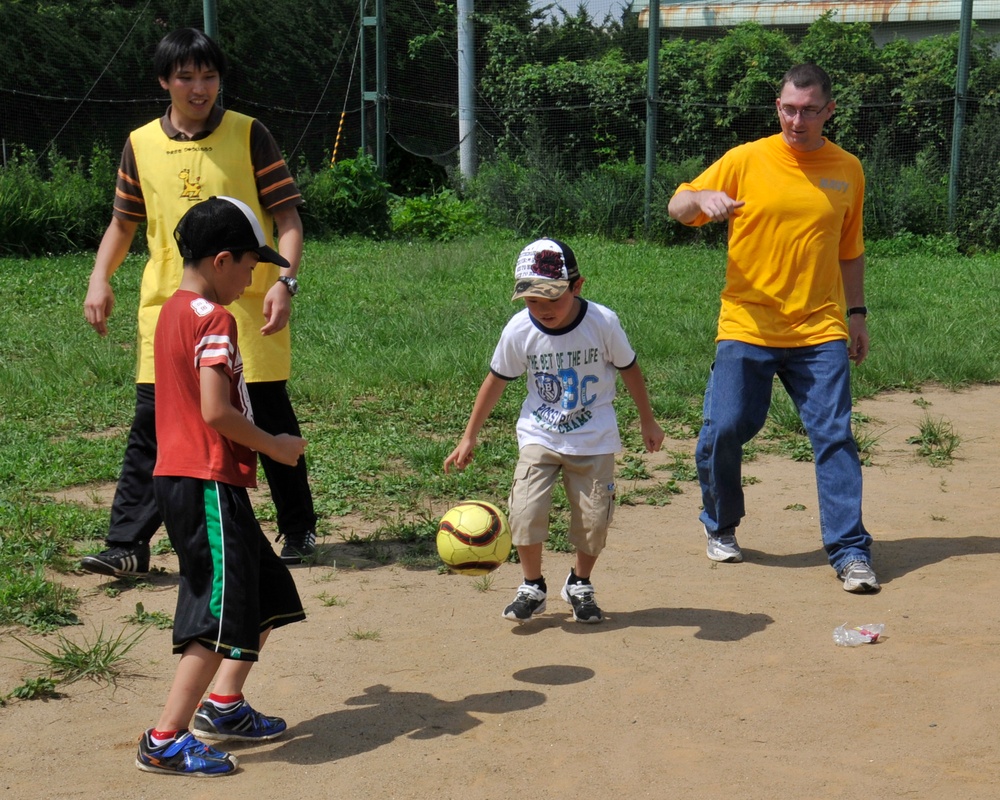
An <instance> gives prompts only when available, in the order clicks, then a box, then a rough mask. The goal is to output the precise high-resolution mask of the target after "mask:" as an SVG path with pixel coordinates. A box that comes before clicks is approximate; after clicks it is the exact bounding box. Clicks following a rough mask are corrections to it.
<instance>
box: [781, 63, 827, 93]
mask: <svg viewBox="0 0 1000 800" xmlns="http://www.w3.org/2000/svg"><path fill="white" fill-rule="evenodd" d="M788 83H790V84H792V85H793V86H794V87H795V88H796V89H808V88H809V87H810V86H818V87H819V88H820V91H822V92H823V96H824V97H825V98H826V99H827V102H829V101H830V100H831V98H832V95H833V83H832V82H831V81H830V76H829V75H827V74H826V70H824V69H823V68H822V67H818V66H816V65H815V64H796V65H795V66H794V67H792V68H791V69H790V70H788V72H786V73H785V75H784V77H783V78H782V79H781V85H780V86H779V87H778V94H781V90H782V89H784V88H785V84H788Z"/></svg>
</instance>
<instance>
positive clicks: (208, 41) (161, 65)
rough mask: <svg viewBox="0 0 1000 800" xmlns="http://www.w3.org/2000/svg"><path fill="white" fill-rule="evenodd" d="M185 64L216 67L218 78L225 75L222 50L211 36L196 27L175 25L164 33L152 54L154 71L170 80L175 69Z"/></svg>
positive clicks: (224, 57) (203, 67)
mask: <svg viewBox="0 0 1000 800" xmlns="http://www.w3.org/2000/svg"><path fill="white" fill-rule="evenodd" d="M188 64H194V65H195V66H196V67H201V68H202V69H215V70H218V73H219V80H222V79H223V78H225V77H226V67H227V64H226V54H225V53H223V52H222V48H221V47H219V45H217V44H216V43H215V40H213V39H212V38H211V37H210V36H208V35H207V34H205V33H203V32H202V31H200V30H198V29H197V28H179V29H178V30H176V31H174V32H173V33H168V34H167V35H166V36H164V37H163V38H162V39H161V40H160V43H159V44H158V45H157V46H156V53H154V55H153V67H154V69H155V70H156V74H157V76H158V77H159V78H162V79H163V80H165V81H169V80H170V76H171V75H172V74H173V72H174V70H175V69H177V68H179V67H184V66H187V65H188Z"/></svg>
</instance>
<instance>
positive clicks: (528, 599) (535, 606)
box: [503, 583, 545, 622]
mask: <svg viewBox="0 0 1000 800" xmlns="http://www.w3.org/2000/svg"><path fill="white" fill-rule="evenodd" d="M544 611H545V592H543V591H542V590H541V589H539V588H538V587H537V586H532V585H531V584H530V583H522V584H521V585H520V586H518V587H517V595H516V596H515V597H514V602H513V603H511V604H510V605H509V606H507V608H505V609H504V610H503V618H504V619H512V620H514V622H526V621H527V620H529V619H531V617H532V615H533V614H541V613H543V612H544Z"/></svg>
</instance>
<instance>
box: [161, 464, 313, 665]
mask: <svg viewBox="0 0 1000 800" xmlns="http://www.w3.org/2000/svg"><path fill="white" fill-rule="evenodd" d="M153 490H154V492H155V494H156V503H157V505H158V506H159V509H160V514H161V515H162V516H163V522H164V524H165V525H166V527H167V535H168V536H169V537H170V543H171V544H172V545H173V547H174V550H175V551H176V552H177V558H178V561H179V562H180V574H181V577H180V585H179V589H178V592H177V612H176V613H175V614H174V635H173V651H174V653H175V654H180V653H182V652H184V649H185V648H186V647H187V646H188V645H189V644H190V643H191V642H198V643H199V644H201V645H203V646H204V647H207V648H208V649H209V650H212V651H214V652H217V653H222V654H223V656H225V657H226V658H233V659H239V660H241V661H256V660H257V657H258V655H259V650H260V634H261V633H262V632H263V631H265V630H267V629H268V628H280V627H281V626H282V625H288V624H290V623H292V622H299V621H300V620H303V619H305V617H306V615H305V612H304V611H303V610H302V602H301V601H300V600H299V593H298V590H297V589H296V588H295V581H294V580H293V578H292V574H291V573H290V572H289V571H288V567H286V566H285V565H284V564H283V563H282V562H281V559H280V558H278V556H277V554H276V553H275V552H274V549H273V548H272V547H271V543H270V542H268V540H267V537H265V536H264V532H263V531H262V530H261V529H260V524H259V523H258V522H257V518H256V517H255V516H254V513H253V507H252V506H251V505H250V497H249V495H248V494H247V490H246V489H244V488H242V487H239V486H231V485H229V484H226V483H220V482H218V481H206V480H201V479H199V478H174V477H155V478H153Z"/></svg>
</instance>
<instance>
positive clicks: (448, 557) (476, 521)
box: [437, 500, 511, 575]
mask: <svg viewBox="0 0 1000 800" xmlns="http://www.w3.org/2000/svg"><path fill="white" fill-rule="evenodd" d="M510 547H511V538H510V525H508V524H507V517H505V516H504V513H503V512H502V511H501V510H500V509H499V508H497V507H496V506H495V505H493V504H492V503H486V502H484V501H482V500H470V501H468V502H466V503H461V504H460V505H457V506H455V507H454V508H452V509H451V510H449V511H448V513H447V514H445V515H444V516H443V517H441V523H440V524H439V525H438V532H437V549H438V555H440V556H441V560H442V561H444V563H445V564H447V565H448V567H449V568H450V569H452V570H453V571H455V572H459V573H461V574H462V575H485V574H486V573H488V572H492V571H493V570H495V569H496V568H497V567H499V566H500V565H501V564H503V562H504V561H506V560H507V556H509V555H510Z"/></svg>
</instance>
